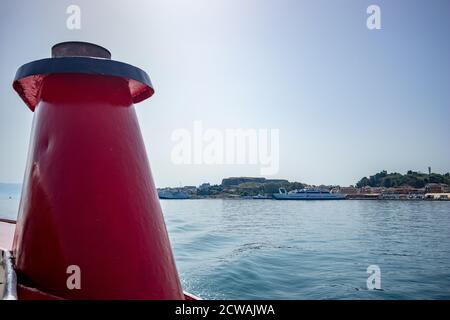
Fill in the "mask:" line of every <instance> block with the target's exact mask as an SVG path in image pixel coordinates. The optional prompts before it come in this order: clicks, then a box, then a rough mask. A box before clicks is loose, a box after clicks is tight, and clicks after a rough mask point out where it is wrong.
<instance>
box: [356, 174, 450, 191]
mask: <svg viewBox="0 0 450 320" xmlns="http://www.w3.org/2000/svg"><path fill="white" fill-rule="evenodd" d="M428 183H444V184H447V185H450V173H448V172H447V173H446V174H439V173H431V174H428V173H422V172H416V171H412V170H409V171H408V172H407V173H406V174H401V173H397V172H392V173H388V172H387V171H386V170H383V171H381V172H379V173H376V174H374V175H373V176H369V177H368V178H367V177H364V178H362V179H361V180H359V181H358V183H357V184H356V186H357V187H358V188H362V187H366V186H370V187H385V188H393V187H400V186H410V187H414V188H423V187H425V185H426V184H428Z"/></svg>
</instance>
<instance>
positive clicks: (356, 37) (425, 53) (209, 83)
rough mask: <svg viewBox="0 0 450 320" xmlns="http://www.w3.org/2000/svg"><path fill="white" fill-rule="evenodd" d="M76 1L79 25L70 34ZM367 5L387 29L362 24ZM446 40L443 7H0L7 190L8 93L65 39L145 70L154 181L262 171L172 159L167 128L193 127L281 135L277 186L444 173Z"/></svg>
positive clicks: (14, 157)
mask: <svg viewBox="0 0 450 320" xmlns="http://www.w3.org/2000/svg"><path fill="white" fill-rule="evenodd" d="M70 4H77V5H79V6H80V7H81V10H82V20H81V21H82V28H81V30H68V29H67V28H66V19H67V14H66V13H65V11H66V8H67V6H68V5H70ZM370 4H377V5H379V6H380V7H381V14H382V29H381V30H375V31H370V30H368V29H367V28H366V18H367V14H366V8H367V7H368V6H369V5H370ZM449 35H450V1H448V0H433V1H425V0H420V1H412V0H408V1H406V0H390V1H365V0H340V1H323V0H321V1H317V0H314V1H313V0H308V1H300V0H297V1H286V0H281V1H275V0H270V1H264V0H259V1H256V0H246V1H242V0H194V1H183V0H169V1H166V0H164V1H162V0H161V1H144V0H142V1H23V0H19V1H2V5H1V8H0V41H1V44H2V45H1V50H0V58H1V59H0V70H1V73H0V155H1V156H0V182H21V181H22V178H23V172H24V169H25V163H26V155H27V149H28V142H29V134H30V128H31V121H32V113H31V112H30V111H29V110H28V109H27V108H26V107H25V105H24V104H23V103H22V101H21V100H20V99H19V98H18V97H17V96H16V94H15V92H14V91H13V90H12V87H11V83H12V79H13V77H14V74H15V72H16V69H17V68H18V67H19V66H20V65H22V64H24V63H26V62H29V61H32V60H36V59H40V58H44V57H48V56H49V55H50V47H51V46H52V45H53V44H55V43H57V42H61V41H68V40H82V41H90V42H94V43H98V44H100V45H103V46H105V47H107V48H108V49H110V51H111V52H112V54H113V59H117V60H121V61H125V62H128V63H131V64H133V65H136V66H139V67H141V68H143V69H145V70H146V71H147V72H148V73H149V75H150V77H151V78H152V81H153V83H154V85H155V89H156V94H155V95H154V97H152V98H151V99H149V100H148V101H146V102H144V103H141V104H139V105H137V106H136V108H137V112H138V116H139V120H140V124H141V129H142V133H143V136H144V140H145V143H146V146H147V151H148V155H149V159H150V162H151V166H152V170H153V174H154V178H155V181H156V184H157V185H158V186H169V185H179V184H180V183H182V184H184V185H188V184H199V183H201V182H205V181H209V182H213V183H217V182H220V179H221V178H222V177H227V176H240V175H245V176H258V174H259V167H257V166H247V165H235V166H230V165H221V166H208V165H182V166H180V165H174V164H172V162H171V159H170V153H171V148H172V146H173V142H172V141H171V133H172V132H173V130H175V129H177V128H187V129H192V126H193V121H195V120H202V121H203V124H204V126H205V127H209V128H218V129H225V128H278V129H279V130H280V171H279V173H278V174H277V175H276V176H275V177H278V178H287V179H289V180H297V181H302V182H307V183H314V184H321V183H324V184H341V185H348V184H353V183H355V182H356V181H357V180H358V179H359V178H361V177H362V176H365V175H369V174H373V173H375V172H378V171H379V170H382V169H386V170H388V171H398V172H406V170H408V169H413V170H421V171H426V170H427V167H428V166H431V167H432V168H433V171H435V172H447V171H449V170H450V147H449V137H450V126H449V120H450V37H449ZM74 152H77V151H76V149H74Z"/></svg>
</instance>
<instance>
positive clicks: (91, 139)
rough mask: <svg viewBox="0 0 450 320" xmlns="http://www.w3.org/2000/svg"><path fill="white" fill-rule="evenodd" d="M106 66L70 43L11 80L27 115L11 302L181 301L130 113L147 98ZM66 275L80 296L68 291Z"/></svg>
mask: <svg viewBox="0 0 450 320" xmlns="http://www.w3.org/2000/svg"><path fill="white" fill-rule="evenodd" d="M109 58H110V54H109V52H108V51H107V50H106V49H104V48H102V47H99V46H96V45H93V44H88V43H81V42H69V43H62V44H59V45H56V46H54V47H53V57H52V58H49V59H43V60H38V61H34V62H31V63H28V64H26V65H24V66H22V67H21V68H19V70H18V71H17V74H16V78H15V81H14V85H13V86H14V89H15V90H16V91H17V93H18V94H19V95H20V97H21V98H22V99H23V100H24V102H25V103H26V104H27V105H28V106H29V108H30V109H31V110H32V111H34V120H33V128H32V132H31V141H30V149H29V154H28V162H27V169H26V173H25V179H24V184H23V191H22V197H21V202H20V208H19V216H18V221H17V227H16V231H15V236H14V244H13V254H14V258H15V268H16V272H17V275H18V282H19V289H20V290H19V299H20V298H21V296H22V298H27V297H31V296H33V297H34V298H36V295H32V294H30V290H31V291H33V290H36V289H37V290H39V292H42V293H43V295H52V296H55V297H59V298H64V299H184V296H183V291H182V289H181V285H180V280H179V278H178V273H177V270H176V267H175V262H174V258H173V255H172V250H171V247H170V243H169V238H168V235H167V231H166V227H165V223H164V219H163V215H162V211H161V208H160V204H159V199H158V195H157V192H156V188H155V185H154V183H153V178H152V175H151V171H150V167H149V163H148V159H147V155H146V152H145V147H144V142H143V139H142V136H141V132H140V129H139V124H138V120H137V117H136V113H135V109H134V106H133V103H137V102H140V101H142V100H144V99H146V98H148V97H150V96H151V95H152V94H153V88H152V86H151V82H150V79H149V78H148V76H147V74H146V73H145V72H144V71H142V70H140V69H138V68H136V67H133V66H131V65H128V64H124V63H121V62H118V61H113V60H110V59H109ZM72 265H75V266H78V267H79V269H80V285H81V288H80V289H77V288H69V287H70V286H69V287H68V285H67V282H68V278H69V277H70V276H71V271H70V270H73V269H70V268H69V266H72ZM68 268H69V269H68ZM68 270H69V271H68ZM68 272H69V273H68ZM23 288H27V290H25V291H23ZM21 290H22V292H23V294H22V295H21Z"/></svg>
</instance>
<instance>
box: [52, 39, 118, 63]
mask: <svg viewBox="0 0 450 320" xmlns="http://www.w3.org/2000/svg"><path fill="white" fill-rule="evenodd" d="M60 57H92V58H103V59H111V52H109V50H107V49H106V48H103V47H101V46H99V45H96V44H94V43H89V42H82V41H68V42H61V43H57V44H55V45H54V46H53V47H52V58H60Z"/></svg>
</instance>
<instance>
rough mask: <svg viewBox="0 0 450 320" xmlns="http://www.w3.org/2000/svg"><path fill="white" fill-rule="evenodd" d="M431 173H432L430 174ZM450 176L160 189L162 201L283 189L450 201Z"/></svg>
mask: <svg viewBox="0 0 450 320" xmlns="http://www.w3.org/2000/svg"><path fill="white" fill-rule="evenodd" d="M430 171H431V170H430ZM449 186H450V174H449V173H445V174H438V173H431V172H429V173H428V174H426V173H421V172H415V171H411V170H409V171H408V172H407V173H406V174H404V175H403V174H400V173H396V172H394V173H388V172H387V171H381V172H379V173H377V174H375V175H372V176H370V177H369V178H367V177H364V178H362V179H361V180H360V181H358V182H357V183H356V184H355V185H354V186H353V185H351V186H345V187H342V186H339V185H309V184H306V183H302V182H290V181H288V180H284V179H266V178H259V177H230V178H225V179H223V180H222V182H221V184H217V185H211V184H210V183H208V182H206V183H203V184H201V185H200V186H198V187H197V186H184V187H175V188H173V187H167V188H158V194H159V196H160V198H161V199H271V198H272V195H273V194H274V193H277V192H278V191H279V189H280V188H282V189H285V190H286V191H288V192H289V191H294V190H300V189H304V188H315V189H320V190H324V191H328V192H332V193H337V192H339V193H343V194H345V195H346V196H347V199H349V200H352V199H358V200H450V187H449Z"/></svg>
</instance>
